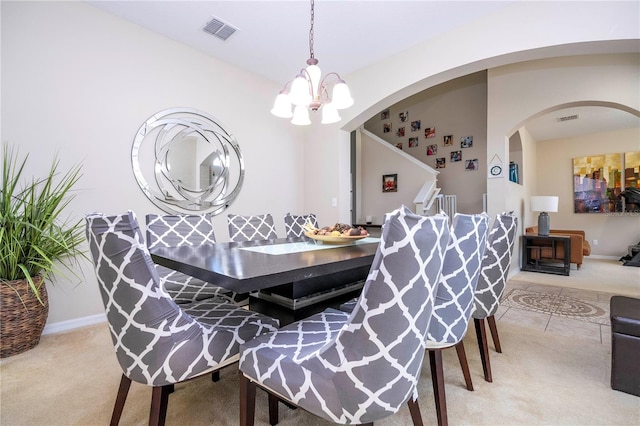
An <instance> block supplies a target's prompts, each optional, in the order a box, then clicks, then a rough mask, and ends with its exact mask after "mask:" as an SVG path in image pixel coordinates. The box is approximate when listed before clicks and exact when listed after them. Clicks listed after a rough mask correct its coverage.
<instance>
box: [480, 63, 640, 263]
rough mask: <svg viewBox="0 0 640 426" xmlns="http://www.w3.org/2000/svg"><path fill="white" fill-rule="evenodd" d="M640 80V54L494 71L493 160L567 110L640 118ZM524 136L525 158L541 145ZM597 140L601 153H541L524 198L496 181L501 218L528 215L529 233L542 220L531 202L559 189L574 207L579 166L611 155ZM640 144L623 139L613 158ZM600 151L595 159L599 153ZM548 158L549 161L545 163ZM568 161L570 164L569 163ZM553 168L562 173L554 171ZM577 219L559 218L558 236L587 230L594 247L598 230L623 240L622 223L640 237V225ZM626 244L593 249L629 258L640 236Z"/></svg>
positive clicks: (492, 187) (568, 149)
mask: <svg viewBox="0 0 640 426" xmlns="http://www.w3.org/2000/svg"><path fill="white" fill-rule="evenodd" d="M639 75H640V55H639V54H637V53H636V54H611V55H585V56H574V57H562V58H552V59H544V60H538V61H531V62H521V63H517V64H513V65H507V66H503V67H497V68H492V69H490V70H489V79H488V104H489V122H488V130H487V132H488V135H487V140H488V141H490V142H489V150H490V152H491V151H492V150H495V151H498V150H500V151H502V150H504V147H503V145H501V144H500V141H503V140H505V138H507V137H508V136H509V135H511V134H513V132H514V131H515V130H517V129H518V128H519V127H520V126H522V124H524V123H526V121H527V120H528V119H529V118H533V117H535V116H536V115H539V114H541V113H543V112H547V111H551V110H554V109H560V108H562V107H563V106H567V105H574V104H576V103H578V104H580V103H584V104H598V103H600V104H605V103H606V104H608V105H612V106H615V105H618V106H620V108H621V109H625V108H627V109H628V108H631V109H635V111H636V115H639V116H640V97H639V96H638V93H640V79H638V76H639ZM523 134H524V135H525V137H524V138H523V150H524V151H525V154H526V152H530V150H531V149H532V148H531V147H529V148H526V147H527V145H528V144H532V143H534V141H533V140H532V138H531V137H530V135H527V133H526V132H524V133H523ZM523 134H521V136H522V135H523ZM588 139H590V138H585V140H588ZM596 139H597V140H599V141H600V145H598V144H597V143H594V144H593V145H592V146H590V145H589V144H587V143H585V144H583V143H581V142H580V143H574V144H562V143H558V142H557V141H556V142H555V143H553V148H552V149H550V146H551V145H549V144H544V147H546V148H547V149H544V148H540V147H536V148H533V149H535V151H536V154H535V156H533V158H532V159H528V158H526V157H525V158H524V160H523V162H524V165H523V166H524V167H525V168H526V169H527V170H535V171H536V173H535V175H533V176H532V175H531V174H529V173H527V174H526V176H525V181H524V185H523V188H522V190H521V191H516V189H517V188H514V186H513V185H511V184H510V183H509V182H505V181H503V180H498V179H491V180H489V182H488V185H489V188H488V191H489V202H490V205H492V206H493V208H494V209H495V208H497V209H498V210H513V209H515V210H516V211H521V212H522V216H520V220H521V222H522V226H525V227H526V226H531V225H533V224H534V222H535V220H537V219H536V218H537V214H535V213H533V212H531V211H529V207H528V199H529V198H528V197H529V196H530V195H544V194H545V191H551V190H552V189H553V188H555V187H556V186H560V188H564V189H563V192H562V194H558V195H560V196H561V199H563V203H566V202H569V200H572V199H573V195H572V192H571V191H570V190H569V188H570V187H571V188H572V185H573V178H572V177H571V176H572V169H571V164H572V163H571V158H572V157H576V156H585V155H589V154H590V153H593V154H600V153H603V152H602V150H603V146H605V145H603V143H602V142H603V139H602V138H601V137H597V136H596ZM632 140H633V138H632ZM637 141H638V138H635V141H633V142H629V141H623V140H618V139H613V140H608V141H607V142H606V149H605V151H606V152H624V151H625V150H628V151H631V150H637V149H638V144H637ZM633 143H635V147H636V148H635V149H634V148H633V147H632V146H631V145H633ZM594 150H595V152H593V151H594ZM544 153H546V155H545V156H544V157H543V154H544ZM556 155H557V156H558V160H555V159H553V156H556ZM561 159H563V160H564V163H563V162H562V160H561ZM530 161H531V164H530V163H529V162H530ZM552 164H554V165H556V167H551V165H552ZM543 170H544V172H543ZM567 173H568V175H567ZM545 179H551V180H550V181H547V180H545ZM564 185H567V186H564ZM503 194H507V195H508V196H504V195H503ZM572 211H573V210H572V209H571V210H569V209H568V208H566V207H565V208H563V209H562V210H561V213H563V212H566V216H564V218H563V219H562V220H554V217H552V219H551V220H552V223H553V225H552V226H553V227H555V228H558V227H559V225H560V224H565V225H566V226H567V227H568V228H570V229H571V228H575V227H577V226H579V229H585V230H586V231H587V234H588V235H587V238H588V239H592V238H594V237H593V236H592V235H591V234H592V233H593V231H592V232H590V231H589V230H590V229H601V231H599V232H604V233H610V232H615V233H616V234H617V233H618V232H617V231H615V230H614V228H615V226H614V225H613V224H614V223H615V224H617V225H622V226H624V227H627V229H634V228H633V225H635V227H636V228H637V223H638V218H637V217H633V216H625V217H616V218H612V217H609V218H608V219H603V218H598V215H588V216H584V215H575V214H573V213H572ZM563 214H564V213H563ZM608 225H610V226H608ZM620 237H621V238H620V241H619V245H620V248H618V249H617V250H616V249H614V247H613V246H611V247H607V246H598V247H592V250H593V251H592V253H593V254H594V255H606V256H618V255H620V256H622V255H623V254H624V252H625V250H624V249H623V247H626V246H627V245H629V244H631V243H630V242H629V241H632V240H636V239H638V236H637V235H630V234H626V235H621V236H620ZM632 242H633V243H635V242H637V241H632ZM515 249H516V250H519V247H518V246H516V248H515ZM516 253H517V251H516Z"/></svg>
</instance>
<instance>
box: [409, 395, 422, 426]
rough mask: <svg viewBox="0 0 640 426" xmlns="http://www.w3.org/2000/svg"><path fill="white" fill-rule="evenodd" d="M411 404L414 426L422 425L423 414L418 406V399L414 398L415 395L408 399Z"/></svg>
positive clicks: (410, 410) (410, 409)
mask: <svg viewBox="0 0 640 426" xmlns="http://www.w3.org/2000/svg"><path fill="white" fill-rule="evenodd" d="M407 405H409V412H410V413H411V420H413V426H422V425H423V423H422V415H421V414H420V407H419V406H418V400H417V399H416V400H415V401H414V400H413V397H410V398H409V401H407Z"/></svg>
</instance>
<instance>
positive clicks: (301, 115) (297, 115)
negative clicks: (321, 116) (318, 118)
mask: <svg viewBox="0 0 640 426" xmlns="http://www.w3.org/2000/svg"><path fill="white" fill-rule="evenodd" d="M291 124H295V125H296V126H308V125H309V124H311V120H310V119H309V109H307V107H306V106H305V105H296V107H295V108H294V109H293V118H292V119H291Z"/></svg>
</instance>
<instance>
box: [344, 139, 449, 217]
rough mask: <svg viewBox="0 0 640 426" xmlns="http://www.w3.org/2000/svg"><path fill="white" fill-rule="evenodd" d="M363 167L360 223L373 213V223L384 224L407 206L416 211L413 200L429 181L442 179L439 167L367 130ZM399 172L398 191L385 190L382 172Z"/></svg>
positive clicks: (363, 145) (360, 189)
mask: <svg viewBox="0 0 640 426" xmlns="http://www.w3.org/2000/svg"><path fill="white" fill-rule="evenodd" d="M360 154H361V159H360V161H359V162H360V164H361V168H360V169H359V171H360V173H359V176H358V177H359V179H360V188H359V191H360V196H361V205H362V207H361V209H360V212H359V214H360V215H359V216H356V218H357V220H358V223H365V218H366V216H372V222H373V224H377V225H381V224H382V222H383V221H384V216H385V214H386V213H388V212H390V211H392V210H394V209H396V208H398V207H400V206H401V205H403V204H404V205H405V206H407V207H408V208H409V209H411V210H412V211H415V204H414V203H413V201H414V199H415V198H416V195H418V193H419V192H420V189H421V188H422V186H423V185H424V184H425V182H432V181H434V180H437V179H438V174H437V172H436V171H435V170H432V169H429V167H426V166H425V165H423V164H422V163H420V162H418V161H417V160H415V159H414V158H412V157H411V156H408V155H406V153H405V155H402V154H403V152H401V151H399V150H397V149H396V148H395V147H393V146H390V145H389V144H388V143H387V142H384V140H374V139H373V137H371V136H369V134H367V133H366V132H364V131H363V132H362V133H361V150H360ZM388 174H397V177H398V180H397V184H398V188H397V191H396V192H383V191H382V176H383V175H388Z"/></svg>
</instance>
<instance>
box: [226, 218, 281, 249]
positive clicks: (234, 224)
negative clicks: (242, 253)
mask: <svg viewBox="0 0 640 426" xmlns="http://www.w3.org/2000/svg"><path fill="white" fill-rule="evenodd" d="M227 222H228V224H229V240H230V241H232V242H236V243H240V242H243V241H257V240H274V239H276V238H278V234H277V233H276V227H275V225H274V223H273V216H271V215H270V214H263V215H254V216H241V215H236V214H229V215H227Z"/></svg>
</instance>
